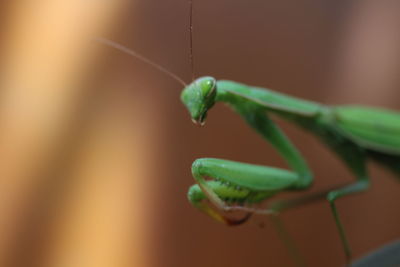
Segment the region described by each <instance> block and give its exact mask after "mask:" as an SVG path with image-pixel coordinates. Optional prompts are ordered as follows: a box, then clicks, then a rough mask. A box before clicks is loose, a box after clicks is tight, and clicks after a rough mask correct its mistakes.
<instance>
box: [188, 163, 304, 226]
mask: <svg viewBox="0 0 400 267" xmlns="http://www.w3.org/2000/svg"><path fill="white" fill-rule="evenodd" d="M192 173H193V176H194V178H195V179H196V181H197V182H198V186H196V185H195V186H192V187H191V188H190V190H189V193H188V197H189V200H190V201H191V202H192V204H193V205H194V206H196V207H197V208H199V209H200V210H202V211H203V212H205V213H207V214H208V215H210V216H211V217H213V218H214V219H216V220H218V221H221V222H224V223H227V224H237V223H238V222H235V221H229V220H228V219H227V218H226V217H224V216H222V215H220V214H219V213H218V212H216V211H214V210H213V209H212V208H211V207H209V206H208V205H206V204H204V203H203V200H205V199H206V198H207V199H208V200H210V201H211V203H213V204H214V206H216V207H217V208H218V209H220V210H222V211H231V210H233V209H234V207H232V204H233V203H235V204H237V203H241V204H244V203H250V204H251V203H257V202H260V201H262V200H264V199H266V198H268V197H270V196H272V195H273V194H275V193H277V192H279V191H281V190H284V189H286V188H290V187H291V186H293V185H294V184H296V183H297V182H298V179H299V176H298V175H297V174H296V173H294V172H291V171H287V170H283V169H278V168H272V167H267V166H260V165H254V164H247V163H241V162H234V161H229V160H224V159H214V158H203V159H197V160H196V161H195V162H194V163H193V165H192ZM206 178H212V179H213V180H211V181H210V180H206Z"/></svg>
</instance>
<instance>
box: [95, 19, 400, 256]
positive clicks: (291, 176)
mask: <svg viewBox="0 0 400 267" xmlns="http://www.w3.org/2000/svg"><path fill="white" fill-rule="evenodd" d="M190 25H192V24H190ZM190 30H192V28H191V27H190ZM97 41H100V42H101V43H103V44H106V45H108V46H111V47H113V48H116V49H118V50H120V51H123V52H125V53H128V54H130V55H132V56H134V57H136V58H138V59H140V60H142V61H144V62H145V63H147V64H150V65H152V66H153V67H155V68H157V69H159V70H160V71H162V72H164V73H166V74H168V75H169V76H171V77H172V78H174V79H175V80H177V81H178V82H180V83H181V84H182V85H183V86H184V89H183V91H182V93H181V100H182V102H183V104H184V105H185V106H186V108H187V110H188V111H189V114H190V117H191V119H192V120H193V122H194V123H196V124H199V125H204V124H205V121H206V118H207V114H208V111H209V110H210V109H211V108H212V107H213V106H214V105H215V104H216V103H219V102H222V103H224V104H226V105H228V106H229V107H231V108H232V109H233V111H235V112H236V113H238V114H239V115H240V116H241V117H242V119H243V120H244V121H246V123H247V124H248V125H249V126H250V127H251V128H253V129H254V130H255V131H256V132H257V133H258V134H259V135H260V136H261V137H262V138H264V139H265V140H266V141H268V142H269V143H271V145H272V146H273V147H274V148H275V149H276V150H277V151H278V152H279V154H280V155H281V156H282V157H283V158H284V159H285V160H286V162H287V164H288V166H289V167H290V170H286V169H280V168H274V167H270V166H261V165H254V164H249V163H242V162H235V161H230V160H225V159H216V158H201V159H197V160H195V161H194V162H193V165H192V174H193V177H194V179H195V180H196V182H197V183H196V184H195V185H193V186H191V187H190V188H189V191H188V199H189V201H190V202H191V203H192V204H193V206H195V207H196V208H198V209H199V210H201V211H202V212H204V213H206V214H207V215H209V216H210V217H212V218H213V219H215V220H217V221H219V222H222V223H225V224H228V225H237V224H241V223H243V222H245V221H246V220H247V219H248V218H249V217H250V215H251V214H253V213H258V214H277V213H279V212H282V211H284V210H287V209H289V208H293V207H297V206H299V205H303V204H305V203H309V202H312V201H314V200H319V199H323V198H326V199H327V200H328V202H329V204H330V208H331V211H332V214H333V217H334V220H335V223H336V226H337V228H338V231H339V234H340V238H341V242H342V245H343V249H344V253H345V255H346V258H347V260H348V261H349V260H350V258H351V249H350V245H349V243H348V240H347V237H346V234H345V231H344V228H343V225H342V223H341V221H340V217H339V214H338V211H337V209H336V206H335V201H336V200H337V199H339V198H341V197H343V196H346V195H351V194H355V193H359V192H362V191H364V190H366V189H367V188H368V187H369V185H370V182H369V176H368V171H367V168H366V165H367V163H368V161H369V160H373V161H376V162H378V163H380V164H381V165H382V166H384V167H385V168H387V169H389V170H391V171H392V172H393V173H394V174H395V175H397V176H398V177H399V178H400V113H396V112H393V111H389V110H385V109H379V108H372V107H363V106H327V105H323V104H320V103H316V102H312V101H308V100H303V99H299V98H295V97H291V96H288V95H285V94H282V93H279V92H275V91H273V90H270V89H265V88H260V87H254V86H249V85H245V84H241V83H237V82H234V81H227V80H216V79H215V78H213V77H201V78H198V79H196V80H194V81H193V82H192V83H191V84H189V85H187V84H186V83H185V82H184V81H183V80H182V79H180V78H179V77H177V76H176V75H175V74H173V73H171V72H169V71H168V70H166V69H164V68H163V67H162V66H160V65H158V64H156V63H153V62H152V61H150V60H148V59H147V58H145V57H143V56H141V55H140V54H138V53H136V52H135V51H132V50H130V49H128V48H126V47H124V46H122V45H120V44H117V43H115V42H112V41H109V40H106V39H102V38H100V39H97ZM191 48H192V46H191ZM191 57H192V53H191ZM192 70H193V61H192ZM275 116H277V117H280V118H282V119H284V120H287V121H289V122H290V123H293V124H295V125H297V126H299V127H300V128H302V129H304V130H306V131H308V132H309V133H311V134H314V135H315V136H317V137H318V138H319V139H320V140H321V141H322V143H324V144H325V145H326V146H327V147H328V148H329V149H330V150H332V151H333V152H334V153H335V154H336V155H337V156H338V157H339V158H340V159H341V160H342V161H343V163H344V164H345V165H346V166H347V167H348V169H349V170H350V172H351V173H352V174H353V175H354V178H355V181H354V183H352V184H349V185H346V186H338V187H337V188H332V189H329V190H326V191H323V192H318V193H313V194H311V195H307V196H305V197H299V198H295V199H291V200H282V201H278V202H274V203H272V204H270V205H269V206H268V208H265V209H260V208H256V207H255V206H254V205H253V204H257V203H260V202H263V201H265V200H267V199H268V198H270V197H272V196H273V195H276V194H278V193H280V192H287V191H289V192H292V191H304V190H307V189H309V188H310V186H311V185H312V182H313V175H312V171H311V170H310V168H309V167H308V165H307V162H306V160H305V159H304V158H303V156H302V155H301V153H300V152H299V151H298V149H297V148H296V147H295V146H294V145H293V143H292V142H291V141H290V139H289V138H288V137H287V136H286V135H285V133H284V132H283V131H282V130H281V129H280V128H279V126H278V125H277V124H276V123H275V122H274V120H273V118H274V117H275ZM236 210H239V211H245V212H246V216H245V217H244V218H241V219H232V218H230V217H229V216H227V214H226V212H229V211H236Z"/></svg>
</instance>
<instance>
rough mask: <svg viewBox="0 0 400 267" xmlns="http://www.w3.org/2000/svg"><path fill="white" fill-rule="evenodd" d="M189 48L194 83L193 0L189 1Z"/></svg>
mask: <svg viewBox="0 0 400 267" xmlns="http://www.w3.org/2000/svg"><path fill="white" fill-rule="evenodd" d="M189 32H190V39H189V46H190V55H189V59H190V67H191V69H192V81H194V78H195V77H194V58H193V0H189Z"/></svg>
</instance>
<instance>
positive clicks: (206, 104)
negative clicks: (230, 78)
mask: <svg viewBox="0 0 400 267" xmlns="http://www.w3.org/2000/svg"><path fill="white" fill-rule="evenodd" d="M216 95H217V81H216V80H215V79H214V78H213V77H201V78H198V79H196V80H195V81H194V82H192V83H191V84H189V85H188V86H187V87H186V88H185V89H183V91H182V94H181V100H182V102H183V104H184V105H185V106H186V107H187V109H188V110H189V113H190V116H191V117H192V121H193V122H194V123H196V124H199V125H204V123H205V120H206V117H207V111H208V110H209V109H210V108H211V107H212V106H213V105H214V103H215V97H216Z"/></svg>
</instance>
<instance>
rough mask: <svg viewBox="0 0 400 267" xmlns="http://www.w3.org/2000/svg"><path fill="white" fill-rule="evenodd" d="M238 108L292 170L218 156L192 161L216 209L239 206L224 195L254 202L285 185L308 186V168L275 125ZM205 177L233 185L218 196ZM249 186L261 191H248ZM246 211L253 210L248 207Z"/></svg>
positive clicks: (259, 113)
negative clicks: (233, 205) (222, 196)
mask: <svg viewBox="0 0 400 267" xmlns="http://www.w3.org/2000/svg"><path fill="white" fill-rule="evenodd" d="M238 111H239V112H240V114H241V115H242V116H243V117H244V118H245V119H246V121H247V122H248V123H249V124H250V125H251V126H252V127H253V128H255V129H256V130H257V131H258V132H259V133H260V134H261V135H262V136H263V137H264V138H265V139H267V140H268V141H269V142H270V143H271V144H272V145H273V146H274V147H275V148H277V150H278V151H279V152H280V154H281V155H282V156H283V157H284V158H285V159H286V161H287V162H288V164H289V165H290V166H291V167H292V168H293V169H294V172H292V171H287V170H283V169H277V168H271V167H267V166H259V165H252V164H245V163H240V162H233V161H228V160H222V159H198V160H196V161H195V162H194V163H193V166H192V173H193V176H194V178H195V179H196V180H197V182H198V183H199V185H200V188H201V189H203V192H204V193H205V195H206V196H207V198H208V199H209V200H210V201H211V202H212V203H213V204H214V205H215V206H216V207H218V208H219V209H221V210H225V211H228V210H233V209H240V207H232V206H231V205H227V204H226V203H225V202H226V200H227V199H228V201H229V202H235V201H240V200H243V201H244V200H246V202H247V203H249V202H250V203H251V202H254V203H255V202H259V201H261V200H264V199H265V198H267V197H269V196H271V195H273V194H275V193H277V192H280V191H283V190H286V189H303V188H305V187H307V186H309V185H310V183H311V172H310V171H309V169H308V166H307V164H306V163H305V161H304V160H303V159H302V157H301V155H300V153H299V152H298V151H297V149H296V148H295V147H294V146H293V145H292V143H291V142H290V141H289V139H288V138H287V137H286V136H285V135H284V133H283V132H282V131H281V130H280V129H279V127H278V126H277V125H276V124H275V123H274V122H273V121H272V120H270V119H269V118H268V116H267V115H266V114H265V113H264V112H262V111H260V110H257V109H256V110H249V109H247V108H243V107H238ZM206 177H209V178H213V179H214V180H217V181H218V180H223V183H224V185H225V186H226V187H229V184H234V185H235V186H234V188H232V189H231V191H232V192H230V195H227V194H225V196H226V197H224V198H225V199H222V198H221V197H220V196H218V189H217V188H216V185H214V188H212V187H211V184H209V183H207V181H206V180H205V178H206ZM241 185H243V187H241ZM235 190H236V191H235ZM251 190H256V191H261V192H251ZM191 196H193V195H192V194H189V199H190V200H191V201H192V203H193V204H194V205H195V206H197V207H199V208H200V209H201V210H203V211H204V212H206V213H208V214H209V215H211V216H212V217H214V218H216V219H218V220H219V221H224V219H223V217H222V215H217V214H218V213H215V212H214V211H212V209H210V207H208V206H206V205H201V206H199V205H200V204H199V199H197V198H196V199H195V198H193V197H191ZM244 209H245V208H244ZM248 211H254V210H253V209H251V208H248ZM263 212H264V213H268V212H265V211H263Z"/></svg>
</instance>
